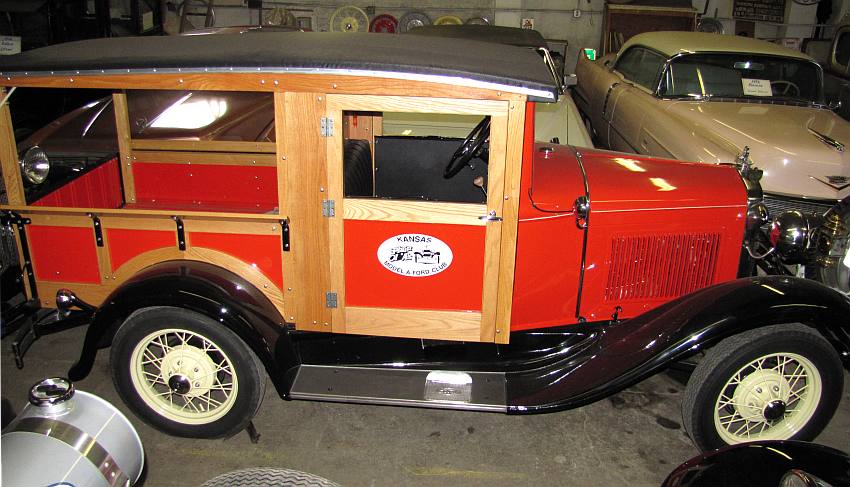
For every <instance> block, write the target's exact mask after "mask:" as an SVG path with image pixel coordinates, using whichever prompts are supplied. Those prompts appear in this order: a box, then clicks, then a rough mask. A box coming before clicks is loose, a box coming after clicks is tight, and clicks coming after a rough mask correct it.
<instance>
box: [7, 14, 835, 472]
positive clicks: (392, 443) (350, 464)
mask: <svg viewBox="0 0 850 487" xmlns="http://www.w3.org/2000/svg"><path fill="white" fill-rule="evenodd" d="M691 2H693V3H691ZM848 14H850V1H847V0H819V1H814V0H625V1H624V0H617V1H614V0H609V1H605V0H567V1H564V0H456V1H452V2H449V1H447V0H421V1H420V2H413V3H408V2H404V1H403V0H385V1H383V2H378V3H376V2H370V1H359V0H354V1H343V0H300V1H297V2H283V1H276V0H275V1H272V0H262V1H261V0H184V1H182V2H179V1H171V0H39V1H16V0H0V54H15V53H17V52H20V51H27V50H28V49H33V48H38V47H43V46H47V45H53V44H59V43H62V42H67V41H72V40H78V39H85V38H95V37H118V36H127V35H142V36H158V35H178V34H181V33H185V32H191V31H192V30H196V29H205V28H219V27H228V26H242V27H244V26H256V25H264V26H284V27H289V28H293V29H302V30H306V31H310V30H312V31H321V32H325V31H336V32H339V31H346V30H349V29H353V30H354V31H358V32H367V31H370V23H371V25H372V26H375V27H374V28H375V29H378V30H380V29H390V30H391V31H394V32H398V31H403V30H405V29H407V26H405V25H403V22H404V21H405V20H406V21H408V22H411V21H416V20H417V19H419V21H420V22H421V19H423V18H425V19H427V22H428V23H444V24H456V23H471V24H477V25H493V26H506V27H523V28H532V29H534V30H537V31H539V32H540V33H541V34H542V36H543V37H544V38H545V39H546V41H547V42H548V43H549V46H550V48H551V50H552V52H553V53H556V54H558V55H560V57H562V59H563V61H562V62H563V65H564V74H565V80H566V85H567V87H570V86H572V85H574V84H575V82H576V81H575V76H574V75H573V74H572V73H574V71H575V66H576V63H577V62H578V59H579V56H581V55H585V54H590V51H592V53H593V54H592V56H602V55H604V54H607V53H612V52H616V51H617V50H618V49H619V48H620V47H621V46H622V45H623V44H624V43H625V42H626V41H627V40H628V39H629V38H630V37H632V36H634V35H636V34H639V33H641V32H648V31H656V30H682V31H697V30H698V31H704V32H714V33H718V34H727V35H733V34H734V35H741V36H747V37H754V38H758V39H765V40H769V41H772V42H775V43H777V44H780V45H783V46H786V47H789V48H791V49H795V50H802V51H803V52H805V53H807V54H809V55H810V56H812V57H813V58H814V59H815V60H817V61H818V62H819V63H821V64H826V63H828V57H829V56H830V49H831V48H832V39H833V37H834V36H835V35H836V33H837V32H838V30H839V28H840V27H841V26H843V25H845V24H848V23H850V17H847V15H848ZM376 20H379V21H380V22H375V21H376ZM352 22H354V25H353V27H352ZM358 22H359V23H358ZM410 25H413V24H410ZM374 35H395V34H394V33H392V32H390V33H386V32H385V33H378V32H376V33H374ZM352 48H356V46H353V47H352ZM2 61H3V59H2V57H0V70H2ZM474 192H475V196H476V197H477V196H478V190H477V189H476V190H474ZM484 196H485V197H486V192H485V194H484ZM0 203H6V201H5V193H4V194H3V195H2V196H0ZM2 256H3V257H6V256H7V254H4V255H2ZM8 265H9V264H8V262H0V266H8ZM0 294H2V296H0V300H7V299H9V298H10V296H9V295H8V293H7V292H6V293H4V292H3V289H0ZM615 320H616V318H615ZM14 331H16V330H13V329H7V327H6V323H3V330H2V332H3V339H2V350H0V355H2V361H0V370H2V373H0V379H2V383H0V392H2V398H3V402H2V413H3V416H4V425H5V424H6V422H7V421H6V418H10V417H12V416H13V415H14V414H15V413H18V412H20V411H21V410H22V409H23V408H24V406H25V405H26V404H27V395H28V392H29V390H30V387H31V386H32V385H33V384H35V383H36V382H38V381H39V380H41V379H44V378H46V377H61V376H65V375H67V371H68V369H69V368H70V367H71V366H72V365H73V364H74V363H75V362H76V361H77V359H78V358H79V350H80V347H81V344H82V343H83V338H84V335H85V328H77V329H74V330H70V331H66V332H63V333H57V334H52V335H48V336H45V337H42V338H40V339H39V340H38V341H37V342H36V343H35V344H34V345H33V346H32V348H31V349H30V351H29V352H28V354H27V356H26V366H25V367H24V368H23V369H18V368H17V367H16V366H15V360H14V356H13V355H12V354H11V353H9V350H10V349H11V347H12V342H13V340H14V338H15V333H14ZM108 358H109V354H108V350H101V351H100V353H99V354H98V356H97V360H96V362H95V366H94V369H93V371H92V372H91V374H90V375H89V377H88V378H86V379H85V380H84V381H82V382H80V383H78V384H76V387H77V388H78V389H80V390H84V391H87V392H90V393H93V394H96V395H98V396H100V397H102V398H104V399H106V400H107V401H109V402H110V403H112V404H113V405H114V406H115V407H117V408H118V409H119V410H120V411H122V412H123V413H124V414H125V415H126V416H127V417H128V418H129V419H130V421H131V423H132V424H133V426H134V427H135V428H136V430H137V431H138V433H139V435H140V437H141V440H142V443H143V445H144V448H145V470H144V473H143V474H142V477H141V479H140V481H139V482H138V483H137V484H136V485H140V486H146V487H157V486H163V487H169V486H195V485H201V484H202V483H203V482H205V481H207V480H209V479H211V478H212V477H214V476H216V475H219V474H222V473H225V472H229V471H233V470H237V469H243V468H250V467H275V468H286V469H293V470H299V471H303V472H309V473H312V474H315V475H319V476H321V477H325V478H327V479H330V480H331V481H333V482H336V483H338V484H340V485H342V486H348V487H359V486H384V485H387V486H390V485H398V486H420V485H421V486H443V485H469V486H479V485H480V486H484V485H487V486H514V485H534V486H563V485H576V486H610V485H633V486H656V485H660V484H661V483H662V482H663V481H664V479H665V478H666V477H667V476H668V475H669V474H670V472H671V471H672V470H673V469H674V468H675V467H676V466H677V465H679V464H681V463H682V462H684V461H686V460H688V459H690V458H692V457H694V456H696V455H698V454H699V450H698V449H697V448H696V447H695V446H694V444H693V443H692V442H691V440H690V439H689V437H688V435H687V433H686V432H685V431H684V429H683V426H682V417H681V412H680V403H681V401H682V396H683V391H684V389H685V383H686V381H687V373H686V372H683V371H680V370H673V369H670V370H667V371H665V372H662V373H660V374H658V375H655V376H654V377H652V378H650V379H649V380H646V381H643V382H641V383H639V384H638V385H636V386H632V387H630V388H628V389H626V390H624V391H621V392H619V393H617V394H615V395H613V396H611V397H609V398H607V399H603V400H600V401H597V402H595V403H593V404H590V405H588V406H584V407H581V408H577V409H572V410H569V411H564V412H558V413H554V414H540V415H527V416H506V415H503V414H484V413H476V412H464V411H449V410H439V409H418V408H404V407H397V406H376V405H360V404H337V403H332V402H310V401H283V400H279V399H278V398H277V397H276V394H275V392H274V389H273V388H272V387H271V386H270V385H269V386H268V387H267V389H266V395H265V401H264V402H263V404H262V407H261V408H260V410H259V412H258V414H257V416H256V417H255V418H254V420H253V425H254V426H255V427H256V430H257V433H259V439H258V441H256V442H254V441H252V438H251V437H250V435H249V434H248V433H247V432H241V433H238V434H236V435H235V436H233V437H230V438H227V439H224V440H219V439H215V440H199V439H190V438H178V437H173V436H168V435H165V434H163V433H161V432H159V431H158V430H156V429H154V428H153V427H151V426H150V425H148V424H146V423H144V422H143V421H141V420H140V419H139V418H138V417H136V416H134V415H133V413H132V412H131V411H130V410H129V409H128V408H127V407H126V405H125V403H124V402H123V401H122V399H121V397H119V395H118V393H117V392H116V389H115V387H114V386H113V381H112V379H111V378H110V369H109V363H108ZM815 442H816V443H820V444H823V445H827V446H831V447H833V448H836V449H839V450H842V451H850V374H847V373H846V372H845V374H844V392H843V396H842V398H841V402H840V405H839V407H838V410H837V412H836V413H835V416H834V418H833V419H832V421H831V422H830V424H829V426H828V427H827V428H826V429H825V431H824V432H823V433H821V434H820V435H819V436H818V437H817V438H816V440H815ZM3 468H4V469H5V468H10V466H8V465H5V464H4V465H3ZM12 468H14V467H13V466H12Z"/></svg>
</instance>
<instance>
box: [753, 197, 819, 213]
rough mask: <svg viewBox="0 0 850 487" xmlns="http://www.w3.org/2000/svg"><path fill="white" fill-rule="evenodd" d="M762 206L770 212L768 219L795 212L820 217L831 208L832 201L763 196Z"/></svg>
mask: <svg viewBox="0 0 850 487" xmlns="http://www.w3.org/2000/svg"><path fill="white" fill-rule="evenodd" d="M764 204H765V206H767V210H768V211H769V212H770V217H771V218H774V217H776V216H779V215H780V214H782V213H784V212H786V211H791V210H797V211H802V212H803V213H815V214H818V215H822V214H823V213H824V212H826V210H828V209H830V208H832V206H833V205H834V204H835V202H834V201H829V200H807V199H802V198H786V197H781V196H765V197H764Z"/></svg>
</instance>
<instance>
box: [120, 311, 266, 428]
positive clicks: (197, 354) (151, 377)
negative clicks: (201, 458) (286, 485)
mask: <svg viewBox="0 0 850 487" xmlns="http://www.w3.org/2000/svg"><path fill="white" fill-rule="evenodd" d="M110 361H111V364H112V379H113V382H114V383H115V387H116V389H118V392H119V393H120V394H121V398H122V399H123V400H124V402H125V403H126V404H127V406H129V407H130V408H131V409H132V410H133V411H134V412H135V413H136V414H138V415H139V416H140V417H141V418H142V419H143V420H144V421H145V422H147V423H148V424H150V425H152V426H154V427H155V428H157V429H159V430H161V431H163V432H165V433H168V434H172V435H176V436H185V437H193V438H220V437H225V436H230V435H233V434H235V433H237V432H239V431H240V430H242V429H244V428H245V427H246V425H247V424H248V422H249V421H251V419H252V418H253V417H254V415H255V414H256V412H257V410H258V409H259V407H260V403H261V402H262V400H263V394H264V392H265V380H264V379H265V377H264V375H263V374H262V366H261V364H260V361H259V360H258V359H257V358H256V356H255V355H254V353H253V352H252V351H251V350H250V349H249V348H248V346H247V345H246V344H245V343H244V342H243V341H242V340H241V339H240V338H239V337H238V336H237V335H236V334H235V333H233V332H232V331H231V330H229V329H228V328H226V327H225V326H224V325H222V324H220V323H217V322H216V321H214V320H212V319H210V318H209V317H207V316H204V315H201V314H199V313H195V312H192V311H188V310H184V309H180V308H170V307H162V308H149V309H145V310H142V311H141V312H138V313H136V314H134V315H132V316H131V317H130V318H129V319H128V320H127V321H125V322H124V324H123V325H121V328H120V329H119V330H118V332H117V333H116V335H115V338H114V340H113V343H112V350H111V353H110Z"/></svg>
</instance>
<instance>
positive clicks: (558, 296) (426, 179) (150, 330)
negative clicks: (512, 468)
mask: <svg viewBox="0 0 850 487" xmlns="http://www.w3.org/2000/svg"><path fill="white" fill-rule="evenodd" d="M354 45H356V46H358V48H357V49H351V46H354ZM0 72H1V75H2V81H3V85H4V86H5V87H6V90H5V96H6V97H8V96H14V93H13V92H12V89H13V88H39V87H41V88H75V89H91V88H96V89H101V90H104V89H105V90H111V91H112V92H113V94H112V95H111V102H110V103H109V105H110V107H111V108H109V109H110V110H112V111H113V113H114V116H113V117H112V118H113V119H114V137H115V138H116V143H115V145H114V146H115V147H117V151H113V152H108V151H107V152H105V153H102V152H97V151H95V150H94V149H92V148H91V147H89V146H86V145H85V144H83V143H79V144H76V145H74V144H70V145H69V144H65V145H63V144H61V143H58V142H57V141H56V140H51V136H50V134H49V132H50V131H51V129H50V127H47V128H45V132H42V134H41V135H37V136H34V137H35V138H31V139H29V140H30V142H28V143H27V142H25V143H23V144H21V147H17V145H16V143H15V140H14V138H13V136H12V134H13V128H12V126H11V118H10V114H9V110H8V105H6V104H5V101H6V100H4V104H3V106H2V112H0V136H2V151H0V162H2V168H3V181H4V183H5V187H6V191H7V196H8V204H7V205H3V206H2V212H3V223H4V225H5V226H6V227H7V228H9V229H11V230H12V231H13V236H14V242H15V245H16V247H17V249H18V251H19V255H20V262H19V265H20V268H21V276H22V277H23V279H22V284H23V288H24V289H23V292H24V293H25V297H26V301H25V303H24V305H20V306H18V307H16V308H13V309H11V310H10V311H9V315H10V316H11V315H12V314H13V313H12V311H17V312H20V311H21V310H22V309H25V308H26V309H33V308H37V307H40V308H42V309H43V310H44V309H51V310H52V309H53V308H55V309H56V311H55V312H51V313H47V316H46V317H44V318H42V319H39V320H37V319H35V318H32V316H42V315H44V314H46V312H44V311H41V312H40V313H38V314H36V315H28V316H29V318H22V319H25V320H28V321H27V322H26V323H25V324H24V325H23V327H22V328H21V331H20V332H19V336H18V337H17V339H16V341H15V345H16V351H17V353H18V358H19V359H20V360H21V361H22V360H23V354H24V353H25V351H26V349H27V348H28V347H29V346H30V345H31V344H32V342H33V340H34V339H35V338H37V337H38V336H40V335H43V334H45V333H51V332H54V331H58V330H62V329H66V328H68V327H71V326H76V325H86V326H87V327H88V329H87V333H86V338H85V343H84V344H83V345H82V349H81V355H80V359H79V361H78V362H77V363H76V364H75V365H74V366H73V367H72V369H71V370H70V371H69V375H70V377H71V379H73V380H82V379H83V378H84V377H85V376H86V375H87V373H88V372H89V371H90V370H91V367H92V365H93V363H94V361H95V358H96V355H97V352H98V350H99V349H101V348H105V347H111V350H110V352H109V354H110V361H111V369H112V371H113V377H114V381H115V385H116V387H117V388H118V389H119V391H120V392H121V396H122V398H123V399H124V400H125V401H126V402H127V404H128V405H129V407H130V408H131V409H132V410H133V411H135V412H136V413H137V414H138V415H139V416H140V417H142V418H143V419H144V420H145V421H147V422H149V423H150V424H152V425H154V426H156V427H158V428H159V429H161V430H162V431H165V432H167V433H170V434H175V435H185V436H194V437H221V436H226V435H229V434H233V433H234V432H236V431H239V430H241V429H243V428H245V427H246V426H248V425H249V424H250V421H251V419H252V417H253V416H254V414H255V413H256V411H257V410H258V408H259V407H260V404H261V401H262V399H263V394H264V389H265V382H266V380H265V374H268V377H269V379H270V380H271V383H272V385H273V387H274V389H275V391H276V392H277V394H278V395H279V396H281V397H282V398H285V399H302V400H323V401H341V402H360V403H372V404H395V405H409V406H422V407H435V408H453V409H465V410H477V411H499V412H507V413H513V414H528V413H542V412H555V411H560V410H564V409H568V408H573V407H578V406H581V405H584V404H587V403H590V402H593V401H596V400H598V399H600V398H603V397H606V396H607V395H610V394H612V393H615V392H617V391H619V390H622V389H623V388H625V387H628V386H629V385H631V384H634V383H636V382H638V381H640V380H642V379H644V378H646V377H648V376H649V375H651V374H655V373H657V372H659V371H662V370H664V369H665V368H666V367H668V366H670V365H671V364H674V363H682V362H683V361H689V362H688V363H690V364H691V366H692V367H693V374H692V376H691V379H690V381H689V383H688V386H687V390H686V393H685V400H684V405H683V419H684V423H685V425H686V427H687V430H688V432H689V434H690V435H691V437H692V438H693V440H694V441H695V443H696V444H697V445H698V446H699V447H701V448H703V449H709V448H713V447H716V446H719V445H723V444H727V443H738V442H741V441H746V440H750V439H787V438H803V439H805V438H812V437H814V436H815V435H817V433H818V432H820V431H821V430H822V429H823V428H824V427H825V426H826V425H827V423H828V422H829V420H830V418H831V417H832V415H833V414H834V412H835V410H836V408H837V405H838V402H839V400H840V397H841V394H842V384H843V380H844V378H843V374H844V368H847V367H850V301H848V298H847V296H845V295H843V294H842V293H839V292H836V291H834V290H832V289H830V288H828V287H826V286H823V285H821V284H819V283H817V282H814V281H809V280H802V279H797V278H794V277H788V276H758V277H750V276H749V274H750V272H751V270H752V262H753V260H754V259H755V260H758V259H766V258H778V259H795V258H799V257H800V255H803V254H806V255H808V256H809V257H812V258H816V257H817V256H818V255H828V254H829V250H830V248H831V246H832V245H833V244H834V241H835V239H836V238H838V237H839V236H840V235H843V233H846V231H845V230H842V229H836V228H831V227H828V226H824V225H821V224H820V223H821V221H820V220H819V219H818V218H817V217H814V216H809V215H804V214H801V213H798V212H791V213H787V214H783V215H778V216H776V221H775V222H774V224H773V227H772V236H771V243H770V244H769V246H770V248H769V249H765V248H762V249H758V248H756V247H755V246H754V244H753V235H754V234H755V233H756V232H757V231H758V229H759V228H760V227H761V226H763V225H764V224H766V223H767V216H766V212H765V210H764V205H763V203H762V201H761V191H760V188H759V185H758V175H759V171H758V170H757V169H755V168H753V167H751V166H750V164H749V162H748V160H747V158H746V156H745V155H742V157H741V160H740V161H737V162H738V163H739V164H738V165H737V166H736V164H735V163H736V161H728V162H729V164H710V165H709V164H692V163H683V162H677V161H672V160H664V159H657V158H651V157H641V156H635V155H626V154H621V153H613V152H606V151H599V150H593V149H587V148H577V147H574V146H567V145H558V144H556V143H553V142H549V141H548V140H549V139H548V138H547V139H546V140H547V142H545V143H540V142H536V141H535V113H536V111H537V108H538V107H539V106H542V104H545V103H553V102H556V101H557V100H558V97H559V93H558V91H559V86H558V83H557V82H556V81H555V80H554V79H553V78H552V76H551V71H550V69H548V68H547V66H546V64H545V63H544V58H543V57H541V56H540V55H538V54H537V53H536V52H534V51H531V50H528V49H523V48H519V47H512V46H503V45H498V44H488V43H483V42H475V41H462V40H456V39H442V38H439V37H435V38H430V37H417V36H400V37H393V36H380V35H357V34H350V35H349V34H310V33H269V34H258V35H252V36H239V35H221V36H207V37H206V38H199V37H182V38H143V39H128V38H123V39H106V40H91V41H82V42H78V43H71V44H65V45H61V46H53V47H48V48H44V49H39V50H35V51H30V52H26V53H23V54H20V55H16V56H10V57H7V58H4V59H3V60H2V62H0ZM138 90H161V92H162V93H163V94H164V95H168V96H172V98H171V99H172V100H173V101H172V102H170V103H171V105H170V106H169V107H168V109H167V110H164V111H163V112H162V115H161V116H158V117H156V119H154V120H149V119H146V118H145V117H137V116H135V113H136V112H135V111H134V110H135V109H133V103H129V102H128V100H130V101H131V102H132V100H133V99H134V96H135V94H137V93H138ZM225 92H226V93H225ZM175 93H176V94H178V95H175ZM204 93H206V95H204ZM228 93H231V94H228ZM199 94H200V95H199ZM251 96H254V97H259V99H261V100H260V101H259V102H257V103H259V105H257V106H258V108H257V112H256V113H265V114H269V115H268V117H269V118H267V119H265V122H263V123H259V122H258V119H255V118H253V117H242V118H239V123H238V124H236V123H234V119H233V118H231V117H241V116H242V115H244V113H246V112H245V110H243V109H242V108H239V106H242V105H239V106H236V102H235V101H234V100H235V99H236V98H238V97H243V98H244V97H248V98H250V97H251ZM193 97H197V98H195V99H196V100H197V101H198V103H194V102H193V101H192V100H193ZM128 107H129V109H128ZM104 109H106V108H104ZM166 114H167V115H166ZM91 120H95V119H91ZM261 121H262V120H261ZM61 123H62V122H61V121H59V122H57V124H60V125H61ZM92 123H94V122H92ZM240 124H241V125H250V126H251V127H254V128H255V129H256V130H253V135H251V136H247V135H245V134H246V133H248V132H250V131H248V130H247V129H246V130H241V129H240V130H235V129H234V127H236V126H237V125H240ZM252 124H253V125H252ZM90 125H91V124H88V125H87V124H86V123H82V124H81V125H80V130H82V131H88V130H90V129H91V126H90ZM473 127H474V128H473ZM201 128H205V129H204V130H203V131H202V132H203V134H202V135H199V132H198V131H199V130H200V129H201ZM206 129H208V130H206ZM470 129H472V130H471V133H470V135H469V136H467V137H466V138H465V139H462V138H459V137H454V136H450V134H451V133H454V132H456V131H458V130H460V131H461V132H462V133H463V132H466V131H468V130H470ZM185 131H193V132H192V133H193V134H195V135H191V136H186V135H185V134H187V133H188V132H185ZM447 135H448V136H447ZM36 139H39V143H40V144H41V146H38V147H31V146H29V144H31V143H32V141H34V140H36ZM57 175H59V176H57ZM835 211H840V208H838V209H836V210H835ZM842 232H843V233H842ZM764 254H768V256H767V257H765V255H764ZM739 277H740V278H739ZM4 292H5V290H4ZM4 297H6V296H4ZM18 314H20V313H18ZM6 322H7V323H9V319H8V318H7V319H6Z"/></svg>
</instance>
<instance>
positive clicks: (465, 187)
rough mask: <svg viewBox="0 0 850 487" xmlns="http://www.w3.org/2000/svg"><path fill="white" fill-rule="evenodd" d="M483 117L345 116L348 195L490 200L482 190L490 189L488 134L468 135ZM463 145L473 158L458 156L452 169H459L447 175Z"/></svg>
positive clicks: (435, 200) (399, 114)
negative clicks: (488, 176) (459, 157)
mask: <svg viewBox="0 0 850 487" xmlns="http://www.w3.org/2000/svg"><path fill="white" fill-rule="evenodd" d="M483 118H484V117H482V116H474V115H450V114H433V113H405V112H383V113H374V112H353V111H345V112H343V120H344V122H343V125H344V132H343V185H344V194H345V196H346V197H349V198H354V197H356V198H375V199H392V200H412V201H433V202H453V203H484V202H486V199H487V198H486V194H485V190H484V189H483V188H486V187H487V186H486V184H487V157H488V147H487V141H486V139H487V137H488V133H481V131H479V133H478V134H477V137H472V138H471V140H470V138H469V133H470V132H471V131H473V129H474V128H476V127H477V126H478V124H479V123H480V122H481V121H482V119H483ZM367 125H368V127H367ZM369 127H371V129H369ZM485 132H486V131H485ZM482 138H483V140H482ZM465 141H466V142H467V143H466V144H464V142H465ZM462 146H463V147H467V148H471V150H472V151H473V152H474V154H467V155H469V156H470V157H468V159H469V161H468V162H466V163H462V162H458V160H457V158H456V161H455V162H456V163H455V164H453V165H452V166H453V168H454V169H457V171H449V172H455V174H447V169H451V168H450V167H449V166H450V162H451V161H452V160H453V157H455V156H456V155H457V153H458V151H461V152H463V151H462V149H461V147H462ZM462 155H463V154H461V156H462ZM460 166H462V167H460Z"/></svg>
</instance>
